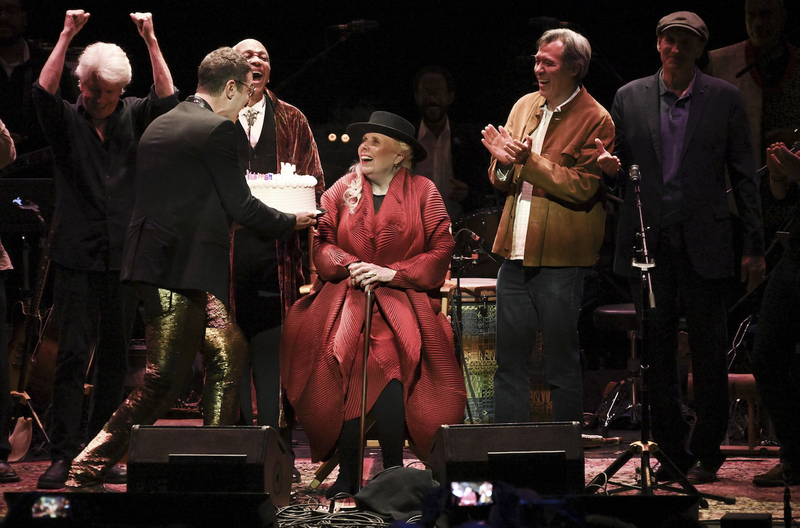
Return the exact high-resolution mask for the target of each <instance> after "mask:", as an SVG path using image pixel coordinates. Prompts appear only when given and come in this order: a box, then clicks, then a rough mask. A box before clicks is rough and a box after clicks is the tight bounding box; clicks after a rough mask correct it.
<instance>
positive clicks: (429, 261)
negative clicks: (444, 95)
mask: <svg viewBox="0 0 800 528" xmlns="http://www.w3.org/2000/svg"><path fill="white" fill-rule="evenodd" d="M347 131H348V133H349V134H350V137H353V138H363V139H362V142H361V144H360V146H359V149H358V154H359V162H358V163H357V164H356V166H355V170H354V171H353V172H352V173H350V174H347V175H345V176H343V177H342V178H341V179H339V181H337V182H336V183H335V184H334V185H333V186H332V187H331V188H330V189H329V190H328V191H327V192H325V194H324V195H323V196H322V201H321V206H322V208H324V209H327V211H328V212H327V213H326V214H325V215H323V216H322V217H321V218H320V219H319V221H318V233H317V235H316V237H315V239H314V263H315V265H316V267H317V272H318V274H319V279H320V280H318V281H317V283H316V284H315V285H314V288H313V290H312V292H311V294H310V295H308V296H307V297H305V298H303V299H301V300H299V301H298V302H297V303H296V304H295V305H294V306H293V307H292V309H291V310H290V312H289V314H288V315H287V317H286V320H285V322H284V329H283V339H282V342H281V374H282V376H283V383H284V385H285V387H286V394H287V396H288V398H289V401H290V402H291V404H292V406H293V407H294V408H295V410H296V412H297V416H298V418H299V420H300V423H301V424H302V426H303V429H304V430H305V432H306V433H307V435H308V439H309V442H310V444H311V457H312V459H313V460H314V461H318V460H324V459H326V458H327V457H329V456H330V455H331V454H332V452H333V450H334V448H338V451H339V456H340V467H339V478H338V479H337V481H336V483H335V484H334V485H333V486H331V488H330V489H329V490H328V496H329V497H331V496H333V495H335V494H336V493H337V492H340V491H344V492H348V493H355V491H356V490H357V489H358V484H360V475H358V474H357V473H358V469H357V468H358V441H359V418H360V415H361V383H362V365H363V356H362V354H363V348H364V336H363V330H364V316H365V312H366V301H365V299H366V296H365V293H364V288H365V287H366V286H368V285H370V286H371V287H372V288H373V289H374V292H375V309H374V313H373V319H372V328H371V332H370V351H369V358H368V364H367V373H368V374H367V380H368V391H367V411H368V412H371V414H372V415H373V417H374V418H375V420H376V424H375V425H376V429H377V431H378V438H379V440H380V443H381V449H382V454H383V463H384V467H385V468H388V467H391V466H395V465H401V464H402V461H403V453H402V450H403V435H404V431H407V433H408V436H409V439H410V442H411V444H412V445H413V447H414V450H415V453H416V454H417V456H419V457H420V458H422V459H424V458H425V457H426V455H427V454H428V452H429V450H430V447H431V444H432V441H433V436H434V434H435V433H436V430H437V429H438V428H439V426H440V425H442V424H452V423H460V422H461V421H462V419H463V413H464V405H465V402H466V391H465V389H464V378H463V376H462V375H461V371H460V369H459V366H458V362H457V361H456V357H455V352H454V346H453V334H452V330H451V328H450V324H449V322H448V320H447V318H446V317H445V315H444V314H442V313H441V311H440V298H439V297H440V294H439V289H440V287H441V285H442V283H443V282H444V280H445V276H446V274H447V270H448V269H449V266H450V261H451V258H452V254H453V247H454V242H453V237H452V235H451V234H450V231H449V225H450V220H449V217H448V215H447V211H446V209H445V206H444V202H443V201H442V198H441V196H440V195H439V193H438V192H437V190H436V187H435V186H434V184H433V182H432V181H431V180H429V179H427V178H425V177H422V176H416V175H413V174H412V173H411V172H410V170H409V168H410V167H411V165H412V162H413V161H414V160H417V161H419V160H421V159H423V158H424V157H425V156H426V155H427V153H426V151H425V149H424V148H423V147H422V146H421V145H420V144H419V143H418V142H417V141H416V139H414V127H413V125H411V124H410V123H409V122H408V121H406V120H405V119H403V118H401V117H399V116H396V115H394V114H390V113H388V112H374V113H373V114H372V116H371V117H370V121H369V122H368V123H354V124H352V125H350V127H348V129H347ZM337 441H338V442H337Z"/></svg>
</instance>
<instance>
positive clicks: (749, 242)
mask: <svg viewBox="0 0 800 528" xmlns="http://www.w3.org/2000/svg"><path fill="white" fill-rule="evenodd" d="M658 75H659V74H656V75H654V76H652V77H646V78H643V79H638V80H636V81H633V82H631V83H628V84H626V85H625V86H623V87H622V88H620V89H619V91H618V92H617V95H616V97H615V98H614V105H613V107H612V109H611V117H612V118H613V119H614V125H615V126H616V146H615V153H616V155H617V156H619V158H620V161H621V162H622V170H623V171H624V174H623V172H622V171H620V175H619V178H618V182H619V184H620V185H621V187H622V190H623V197H624V200H625V203H624V204H623V205H622V206H621V208H620V218H619V225H618V229H617V250H616V256H615V261H614V271H615V272H617V273H618V274H620V275H623V276H629V277H632V276H634V275H636V274H638V271H635V270H633V269H632V267H631V258H632V257H633V256H634V246H635V245H636V233H637V232H638V231H639V217H638V211H637V208H636V202H635V194H634V189H633V185H629V184H628V185H626V183H627V182H628V176H627V174H628V168H629V167H630V165H633V164H636V165H639V168H640V171H641V197H642V208H643V212H644V222H645V225H646V226H648V227H649V228H650V231H649V232H648V234H647V242H648V250H649V251H650V253H651V254H652V255H658V248H657V247H656V241H657V239H658V230H659V226H660V224H661V212H662V210H661V205H662V204H661V201H662V195H663V186H664V185H663V174H662V167H661V159H662V153H661V124H660V123H661V122H660V114H659V112H660V99H659V77H658ZM754 165H755V163H754V161H753V148H752V141H751V138H750V128H749V126H748V124H747V116H746V115H745V111H744V106H743V104H742V100H741V97H740V95H739V91H738V90H737V89H736V88H734V87H733V86H732V85H731V84H729V83H727V82H725V81H723V80H720V79H716V78H714V77H710V76H708V75H704V74H703V73H702V72H700V71H699V70H698V71H697V77H696V78H695V85H694V88H693V89H692V101H691V107H690V110H689V121H688V123H687V127H686V136H685V139H684V144H683V151H682V154H681V164H680V169H679V170H678V178H679V179H680V182H681V189H682V208H683V218H684V224H683V225H684V237H685V240H686V246H687V252H688V254H689V258H690V260H691V262H692V265H693V266H694V268H695V270H696V271H697V272H698V273H699V274H700V275H701V276H703V277H706V278H723V277H729V276H731V275H733V272H734V264H735V263H734V250H733V226H732V222H731V213H730V210H729V206H728V198H727V186H726V182H725V169H726V168H727V169H728V174H729V175H730V182H731V186H732V191H733V196H734V198H735V200H736V206H737V209H738V212H739V216H740V217H741V219H742V224H743V227H744V233H743V234H744V248H743V254H745V255H763V254H764V235H763V225H762V221H761V203H760V198H759V193H758V185H757V182H756V175H755V173H754V171H753V167H754ZM656 265H658V262H656Z"/></svg>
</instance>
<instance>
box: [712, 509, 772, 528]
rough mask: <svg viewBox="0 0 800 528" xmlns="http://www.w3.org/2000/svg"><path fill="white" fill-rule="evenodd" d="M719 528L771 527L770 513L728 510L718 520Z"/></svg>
mask: <svg viewBox="0 0 800 528" xmlns="http://www.w3.org/2000/svg"><path fill="white" fill-rule="evenodd" d="M719 527H720V528H772V514H771V513H738V512H728V513H726V514H725V515H723V516H722V518H721V519H720V520H719Z"/></svg>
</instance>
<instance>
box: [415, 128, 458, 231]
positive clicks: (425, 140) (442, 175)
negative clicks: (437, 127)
mask: <svg viewBox="0 0 800 528" xmlns="http://www.w3.org/2000/svg"><path fill="white" fill-rule="evenodd" d="M450 137H451V134H450V118H447V122H446V123H445V126H444V130H442V133H441V134H439V137H438V138H437V137H436V136H435V135H434V134H433V132H431V131H430V129H429V128H428V127H427V126H426V125H425V121H422V122H421V123H420V125H419V133H418V134H417V140H418V141H419V142H420V144H421V145H422V146H423V147H425V150H427V151H428V157H427V158H425V159H424V160H422V161H421V162H419V163H417V165H416V167H415V169H414V172H416V173H417V174H419V175H422V176H425V177H426V178H429V179H430V180H432V181H433V183H434V184H435V185H436V189H438V190H439V194H441V195H442V198H443V199H444V204H445V207H447V212H448V213H449V214H450V218H453V219H455V218H458V217H460V216H461V205H460V204H458V203H457V202H454V201H452V200H450V199H449V198H448V197H447V196H448V194H450V178H452V177H453V157H452V152H451V141H450Z"/></svg>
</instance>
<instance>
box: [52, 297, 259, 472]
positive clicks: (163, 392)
mask: <svg viewBox="0 0 800 528" xmlns="http://www.w3.org/2000/svg"><path fill="white" fill-rule="evenodd" d="M134 287H135V289H136V293H137V295H139V297H140V298H141V299H142V301H143V302H144V307H145V313H146V315H147V334H146V342H147V367H146V369H145V374H144V379H143V380H142V383H141V384H140V385H139V386H138V387H137V388H136V389H135V390H134V391H133V392H132V393H131V395H130V396H129V397H128V399H127V400H126V401H125V402H123V403H122V405H120V406H119V408H118V409H117V410H116V412H115V413H114V414H113V415H112V416H111V418H110V419H109V421H108V423H106V425H105V427H103V430H102V431H100V433H99V434H98V435H97V436H96V437H95V438H94V439H93V440H92V441H91V442H90V443H89V445H87V446H86V449H84V450H83V452H81V453H80V454H79V455H78V457H77V458H76V459H75V460H74V461H73V464H72V471H71V472H70V482H68V483H67V485H68V486H77V487H80V486H86V485H91V484H95V483H98V482H102V480H103V476H104V475H105V473H106V471H108V469H110V468H111V467H113V466H114V464H116V463H117V462H118V461H119V460H120V459H121V458H122V457H123V455H124V454H125V453H126V452H127V450H128V443H129V441H130V432H131V428H132V427H133V425H134V424H143V425H152V424H153V423H155V421H156V420H157V419H158V418H159V417H161V416H162V414H163V413H164V412H165V411H166V410H167V409H169V407H170V406H171V405H172V404H173V403H174V402H175V400H176V399H177V398H178V396H179V395H180V394H179V391H180V390H181V387H184V386H185V383H184V382H185V381H186V379H187V377H188V376H190V375H191V372H192V362H193V361H194V358H195V355H196V354H197V351H198V350H201V351H202V354H203V360H204V365H205V371H206V379H205V387H204V389H203V423H204V424H205V425H229V424H233V423H235V421H236V419H237V414H238V397H239V381H240V380H241V377H242V371H243V370H244V365H245V363H246V361H247V340H246V339H245V337H244V335H243V334H242V332H241V330H240V329H239V327H238V326H236V324H235V323H234V322H233V319H232V318H231V316H230V314H229V313H228V310H227V309H226V308H225V305H224V304H222V302H220V301H219V300H218V299H217V298H216V297H214V296H213V295H211V294H207V293H205V292H202V291H186V290H184V291H181V293H177V292H175V291H171V290H166V289H162V288H157V287H155V286H150V285H144V284H135V285H134ZM204 341H205V344H204Z"/></svg>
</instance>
